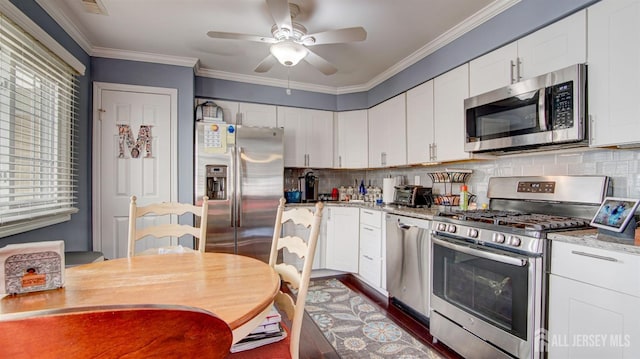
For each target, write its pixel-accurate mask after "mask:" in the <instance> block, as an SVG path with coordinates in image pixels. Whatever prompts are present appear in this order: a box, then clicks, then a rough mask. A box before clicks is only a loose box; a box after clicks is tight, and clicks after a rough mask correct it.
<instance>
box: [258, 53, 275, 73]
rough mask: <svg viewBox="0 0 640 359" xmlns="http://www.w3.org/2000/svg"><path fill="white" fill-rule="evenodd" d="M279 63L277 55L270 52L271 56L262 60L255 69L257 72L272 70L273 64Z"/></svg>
mask: <svg viewBox="0 0 640 359" xmlns="http://www.w3.org/2000/svg"><path fill="white" fill-rule="evenodd" d="M277 63H278V59H276V57H275V56H273V55H271V54H269V56H267V57H265V58H264V60H262V61H260V63H259V64H258V66H256V68H255V69H254V70H253V71H255V72H261V73H262V72H267V71H269V70H271V68H272V67H273V65H275V64H277Z"/></svg>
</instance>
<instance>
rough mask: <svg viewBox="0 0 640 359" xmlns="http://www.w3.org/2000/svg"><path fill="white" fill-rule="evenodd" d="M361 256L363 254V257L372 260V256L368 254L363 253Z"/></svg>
mask: <svg viewBox="0 0 640 359" xmlns="http://www.w3.org/2000/svg"><path fill="white" fill-rule="evenodd" d="M362 256H363V257H365V258H366V259H368V260H370V261H372V260H373V258H371V257H369V256H368V255H366V254H363V255H362Z"/></svg>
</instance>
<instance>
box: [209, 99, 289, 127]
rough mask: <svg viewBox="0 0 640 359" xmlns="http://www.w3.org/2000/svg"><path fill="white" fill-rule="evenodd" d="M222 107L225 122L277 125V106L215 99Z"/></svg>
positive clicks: (266, 125)
mask: <svg viewBox="0 0 640 359" xmlns="http://www.w3.org/2000/svg"><path fill="white" fill-rule="evenodd" d="M213 102H214V103H215V104H216V105H217V106H218V107H220V108H221V109H222V113H223V116H224V122H226V123H229V124H234V125H244V126H254V127H276V125H277V121H276V106H273V105H261V104H255V103H246V102H235V101H223V100H213Z"/></svg>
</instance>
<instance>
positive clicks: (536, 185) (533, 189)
mask: <svg viewBox="0 0 640 359" xmlns="http://www.w3.org/2000/svg"><path fill="white" fill-rule="evenodd" d="M555 191H556V183H555V182H553V181H546V182H524V181H523V182H518V192H519V193H521V192H526V193H554V192H555Z"/></svg>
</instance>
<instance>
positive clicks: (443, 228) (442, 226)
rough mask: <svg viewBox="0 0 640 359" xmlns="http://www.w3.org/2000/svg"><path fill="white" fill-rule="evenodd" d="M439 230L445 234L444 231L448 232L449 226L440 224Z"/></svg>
mask: <svg viewBox="0 0 640 359" xmlns="http://www.w3.org/2000/svg"><path fill="white" fill-rule="evenodd" d="M438 230H439V231H440V232H444V231H446V230H447V225H446V224H444V223H438Z"/></svg>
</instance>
